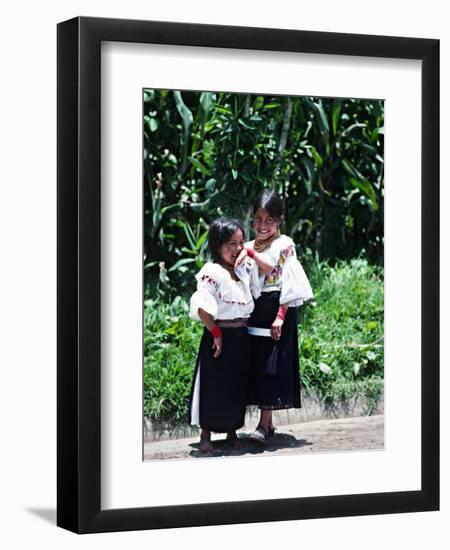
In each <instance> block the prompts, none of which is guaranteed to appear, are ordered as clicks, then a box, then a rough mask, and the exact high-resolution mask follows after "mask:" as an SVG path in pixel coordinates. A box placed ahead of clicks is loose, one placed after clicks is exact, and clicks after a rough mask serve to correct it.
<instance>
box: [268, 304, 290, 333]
mask: <svg viewBox="0 0 450 550" xmlns="http://www.w3.org/2000/svg"><path fill="white" fill-rule="evenodd" d="M288 307H289V303H286V304H280V307H279V308H278V311H277V316H276V317H275V320H274V322H273V323H272V326H271V327H270V334H271V336H272V338H273V339H274V340H279V339H280V338H281V328H282V326H283V324H284V319H285V317H286V314H287V310H288Z"/></svg>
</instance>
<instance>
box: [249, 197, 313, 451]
mask: <svg viewBox="0 0 450 550" xmlns="http://www.w3.org/2000/svg"><path fill="white" fill-rule="evenodd" d="M253 213H254V219H253V228H254V230H255V240H254V241H251V242H249V243H246V245H245V249H246V250H247V253H246V254H247V255H249V256H252V255H253V257H256V256H259V258H264V265H266V264H269V269H266V268H265V267H263V268H262V267H261V262H259V265H260V288H261V296H260V297H259V298H258V299H257V300H256V302H255V308H254V310H253V312H252V315H251V317H250V320H249V323H248V326H249V334H250V335H251V336H250V350H251V367H250V389H249V394H250V397H249V402H250V403H251V404H256V405H258V406H259V408H260V409H261V414H260V420H259V424H258V426H257V428H256V430H255V431H254V432H252V433H251V434H250V438H251V439H253V440H255V441H258V442H261V443H265V442H266V440H267V438H268V437H270V436H271V435H273V433H274V427H273V423H272V411H273V410H276V409H286V408H299V407H300V406H301V402H300V373H299V353H298V328H297V323H298V316H297V307H298V306H300V305H302V304H303V303H305V302H307V301H309V300H311V299H312V297H313V293H312V290H311V286H310V284H309V281H308V278H307V277H306V275H305V272H304V271H303V268H302V266H301V265H300V263H299V261H298V260H297V256H296V251H295V244H294V242H293V241H292V239H291V238H290V237H288V236H287V235H282V234H281V232H280V225H281V224H282V222H283V218H284V205H283V202H282V200H281V199H280V197H279V196H278V195H277V194H276V193H275V192H274V191H272V190H266V191H264V192H263V193H261V194H260V195H259V196H258V198H257V200H256V203H255V205H254V210H253ZM248 250H252V252H250V254H249V252H248ZM242 255H243V254H242Z"/></svg>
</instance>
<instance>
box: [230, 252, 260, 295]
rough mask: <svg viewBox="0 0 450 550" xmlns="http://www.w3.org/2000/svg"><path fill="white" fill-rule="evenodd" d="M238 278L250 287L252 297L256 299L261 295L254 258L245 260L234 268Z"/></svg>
mask: <svg viewBox="0 0 450 550" xmlns="http://www.w3.org/2000/svg"><path fill="white" fill-rule="evenodd" d="M234 271H235V273H236V275H237V276H238V277H239V279H240V280H241V281H242V282H243V283H244V284H245V285H246V286H247V287H248V288H249V289H250V292H251V295H252V297H253V298H254V299H255V300H256V299H257V298H259V297H260V296H261V282H260V278H259V271H258V265H257V264H256V262H255V260H252V259H250V258H245V260H244V261H243V262H242V263H241V264H240V265H239V266H238V267H236V268H235V269H234Z"/></svg>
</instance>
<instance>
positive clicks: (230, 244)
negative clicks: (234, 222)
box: [219, 229, 245, 266]
mask: <svg viewBox="0 0 450 550" xmlns="http://www.w3.org/2000/svg"><path fill="white" fill-rule="evenodd" d="M244 244H245V243H244V235H243V234H242V231H241V230H240V229H237V230H236V231H235V232H234V233H233V234H232V235H231V237H230V238H229V239H228V241H225V242H224V243H223V245H222V246H221V247H220V248H219V254H220V256H221V258H222V261H223V263H225V264H228V265H232V266H234V264H235V262H236V258H237V257H238V256H239V254H240V252H241V251H242V249H243V248H244Z"/></svg>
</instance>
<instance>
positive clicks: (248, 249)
mask: <svg viewBox="0 0 450 550" xmlns="http://www.w3.org/2000/svg"><path fill="white" fill-rule="evenodd" d="M245 251H246V252H247V256H248V257H249V258H254V257H255V251H254V250H253V248H246V249H245Z"/></svg>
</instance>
